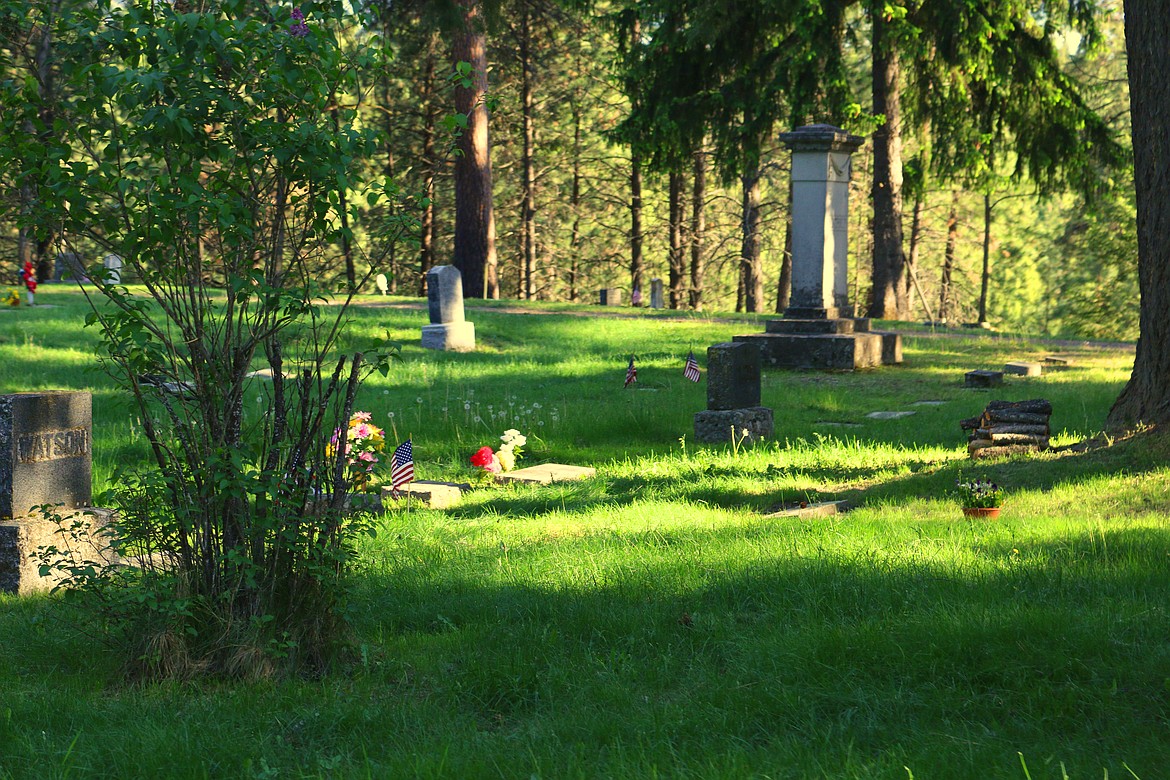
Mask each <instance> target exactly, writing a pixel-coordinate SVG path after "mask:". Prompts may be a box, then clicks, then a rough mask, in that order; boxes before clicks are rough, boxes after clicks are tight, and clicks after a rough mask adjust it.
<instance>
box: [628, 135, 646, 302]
mask: <svg viewBox="0 0 1170 780" xmlns="http://www.w3.org/2000/svg"><path fill="white" fill-rule="evenodd" d="M642 269H643V260H642V156H641V155H640V154H638V152H637V151H631V152H630V289H631V290H641V289H642Z"/></svg>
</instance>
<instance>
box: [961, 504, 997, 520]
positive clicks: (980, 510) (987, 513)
mask: <svg viewBox="0 0 1170 780" xmlns="http://www.w3.org/2000/svg"><path fill="white" fill-rule="evenodd" d="M999 510H1000V507H997V506H965V507H963V514H964V515H965V516H966V517H971V518H974V519H976V520H994V519H995V518H997V517H999Z"/></svg>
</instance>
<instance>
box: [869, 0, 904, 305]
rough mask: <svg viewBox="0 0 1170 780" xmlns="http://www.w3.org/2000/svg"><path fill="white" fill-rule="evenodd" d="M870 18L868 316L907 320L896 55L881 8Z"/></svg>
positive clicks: (878, 7)
mask: <svg viewBox="0 0 1170 780" xmlns="http://www.w3.org/2000/svg"><path fill="white" fill-rule="evenodd" d="M874 6H875V7H874V9H873V13H872V14H871V16H872V19H873V26H872V32H873V112H874V114H878V115H883V116H884V121H883V122H882V123H881V124H880V125H879V126H878V128H877V130H875V131H874V134H873V189H872V193H873V292H872V304H871V306H870V310H869V316H871V317H879V318H883V319H893V320H901V319H906V318H907V317H909V314H910V311H909V310H910V305H909V303H910V301H909V294H908V293H909V286H908V284H907V279H906V256H905V253H904V251H903V248H902V116H901V115H902V106H901V98H900V96H899V93H898V89H899V87H898V78H899V73H900V66H899V62H898V53H897V50H896V49H895V48H894V45H893V44H892V43H891V42H890V41H889V40H888V36H887V28H886V19H885V18H884V15H883V13H882V11H881V3H874Z"/></svg>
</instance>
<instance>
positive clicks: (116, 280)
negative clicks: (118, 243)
mask: <svg viewBox="0 0 1170 780" xmlns="http://www.w3.org/2000/svg"><path fill="white" fill-rule="evenodd" d="M102 267H103V268H105V269H106V282H108V283H109V284H121V283H122V258H120V257H118V256H117V255H106V256H105V257H104V258H103V259H102Z"/></svg>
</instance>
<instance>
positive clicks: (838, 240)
mask: <svg viewBox="0 0 1170 780" xmlns="http://www.w3.org/2000/svg"><path fill="white" fill-rule="evenodd" d="M780 139H781V140H782V141H783V142H784V143H785V145H787V146H788V148H789V149H791V150H792V297H791V299H790V305H789V307H788V309H787V310H786V311H785V312H784V319H781V320H772V321H769V322H768V323H767V324H766V325H765V327H764V330H765V332H764V333H761V334H753V335H748V336H735V337H733V340H734V341H750V342H753V343H755V344H757V345H758V346H759V348H760V357H761V359H762V361H763V362H764V364H766V365H770V366H777V367H780V368H814V369H815V368H820V369H856V368H870V367H874V366H880V365H882V364H884V363H900V362H902V341H901V338H902V337H901V336H900V335H899V334H896V333H877V332H872V331H871V330H870V323H869V320H868V319H866V318H855V317H854V316H853V307H852V306H851V305H850V302H849V179H850V175H851V173H852V168H853V166H852V158H851V155H852V154H853V152H854V151H856V149H857V147H858V146H860V145H861V143H862V139H861V138H860V137H859V136H856V135H849V134H848V133H846V132H845V131H844V130H841V129H840V128H836V127H833V126H832V125H809V126H807V127H801V128H798V129H797V130H795V131H793V132H791V133H781V134H780Z"/></svg>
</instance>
